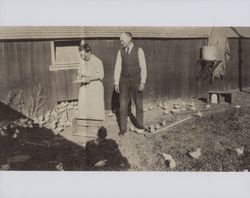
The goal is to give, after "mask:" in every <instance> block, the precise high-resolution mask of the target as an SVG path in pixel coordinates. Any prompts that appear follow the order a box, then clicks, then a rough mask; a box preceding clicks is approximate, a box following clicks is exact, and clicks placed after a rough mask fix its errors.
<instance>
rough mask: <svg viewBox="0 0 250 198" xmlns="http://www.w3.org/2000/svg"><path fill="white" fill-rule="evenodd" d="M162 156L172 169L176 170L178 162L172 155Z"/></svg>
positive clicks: (163, 154) (164, 154)
mask: <svg viewBox="0 0 250 198" xmlns="http://www.w3.org/2000/svg"><path fill="white" fill-rule="evenodd" d="M161 155H162V156H163V158H164V160H165V161H167V162H168V164H169V167H170V168H171V169H174V168H175V167H176V162H175V160H174V159H173V157H172V156H171V155H169V154H166V153H162V154H161Z"/></svg>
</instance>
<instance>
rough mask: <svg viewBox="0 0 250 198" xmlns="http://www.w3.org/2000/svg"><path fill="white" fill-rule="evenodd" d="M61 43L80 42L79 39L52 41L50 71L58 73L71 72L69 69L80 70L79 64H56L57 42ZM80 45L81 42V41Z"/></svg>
mask: <svg viewBox="0 0 250 198" xmlns="http://www.w3.org/2000/svg"><path fill="white" fill-rule="evenodd" d="M60 41H78V39H65V40H53V41H50V49H51V65H50V66H49V70H50V71H58V70H69V69H78V68H79V64H80V63H79V62H65V63H56V46H55V42H60ZM79 43H80V40H79Z"/></svg>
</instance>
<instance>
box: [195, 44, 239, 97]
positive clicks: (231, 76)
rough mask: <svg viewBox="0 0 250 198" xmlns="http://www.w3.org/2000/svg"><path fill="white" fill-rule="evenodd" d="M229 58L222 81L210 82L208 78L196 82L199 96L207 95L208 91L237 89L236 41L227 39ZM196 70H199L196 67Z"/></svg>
mask: <svg viewBox="0 0 250 198" xmlns="http://www.w3.org/2000/svg"><path fill="white" fill-rule="evenodd" d="M229 46H230V53H231V57H230V59H229V60H228V61H227V62H226V70H225V76H224V77H223V79H214V80H213V82H212V83H211V82H210V76H209V77H208V78H207V79H201V80H199V81H198V82H197V84H198V88H199V92H200V94H205V93H207V91H208V90H230V89H237V88H239V82H238V81H239V67H238V60H239V59H238V57H239V56H238V40H237V39H229ZM198 70H200V68H199V67H198Z"/></svg>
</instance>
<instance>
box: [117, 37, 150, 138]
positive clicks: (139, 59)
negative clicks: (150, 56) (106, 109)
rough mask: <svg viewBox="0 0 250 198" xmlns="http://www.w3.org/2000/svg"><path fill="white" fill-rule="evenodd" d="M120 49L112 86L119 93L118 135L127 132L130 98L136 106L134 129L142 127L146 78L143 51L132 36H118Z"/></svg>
mask: <svg viewBox="0 0 250 198" xmlns="http://www.w3.org/2000/svg"><path fill="white" fill-rule="evenodd" d="M120 41H121V49H120V50H119V51H118V54H117V59H116V64H115V72H114V81H115V82H114V84H115V90H116V92H118V93H120V97H119V100H120V109H119V111H120V112H119V113H120V118H119V121H120V133H119V135H124V134H125V133H126V131H127V116H128V108H129V107H128V105H129V102H130V99H131V96H132V98H133V100H134V103H135V106H136V127H137V128H139V129H142V130H144V129H145V128H144V126H143V90H144V88H145V83H146V78H147V68H146V60H145V55H144V52H143V50H142V49H141V48H140V47H138V46H137V45H136V44H134V43H133V41H132V34H131V33H130V32H124V33H122V34H121V36H120Z"/></svg>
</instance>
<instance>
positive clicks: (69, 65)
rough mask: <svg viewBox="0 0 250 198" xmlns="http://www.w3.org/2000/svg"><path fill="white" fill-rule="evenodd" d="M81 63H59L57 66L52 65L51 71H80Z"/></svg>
mask: <svg viewBox="0 0 250 198" xmlns="http://www.w3.org/2000/svg"><path fill="white" fill-rule="evenodd" d="M78 68H79V63H60V64H59V63H57V64H55V65H50V66H49V70H50V71H58V70H69V69H78Z"/></svg>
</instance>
